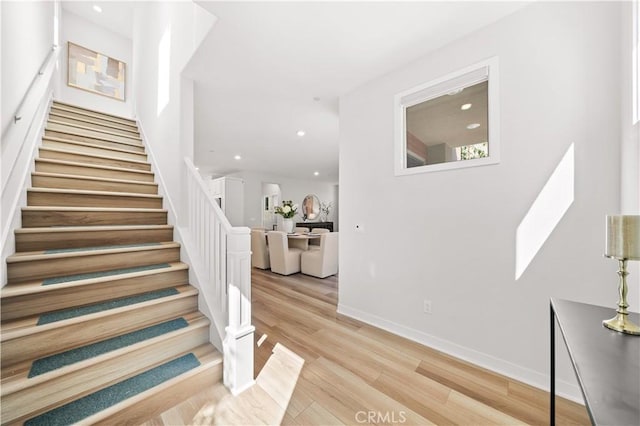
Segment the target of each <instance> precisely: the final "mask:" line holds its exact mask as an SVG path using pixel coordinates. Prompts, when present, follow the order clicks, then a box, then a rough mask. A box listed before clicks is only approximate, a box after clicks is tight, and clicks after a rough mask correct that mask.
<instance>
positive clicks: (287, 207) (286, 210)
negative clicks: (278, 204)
mask: <svg viewBox="0 0 640 426" xmlns="http://www.w3.org/2000/svg"><path fill="white" fill-rule="evenodd" d="M282 211H283V212H285V213H289V212H290V211H291V207H289V206H284V207H283V208H282Z"/></svg>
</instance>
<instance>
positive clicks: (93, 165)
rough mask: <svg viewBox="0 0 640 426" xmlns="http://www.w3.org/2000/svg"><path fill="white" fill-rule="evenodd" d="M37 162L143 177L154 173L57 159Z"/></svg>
mask: <svg viewBox="0 0 640 426" xmlns="http://www.w3.org/2000/svg"><path fill="white" fill-rule="evenodd" d="M36 162H40V163H51V164H60V165H65V166H78V167H87V168H91V169H103V170H113V171H115V172H127V173H139V174H141V175H153V172H151V171H148V170H136V169H125V168H123V167H113V166H103V165H100V164H87V163H79V162H77V161H66V160H56V159H53V158H36ZM74 176H75V175H74ZM136 182H137V181H136Z"/></svg>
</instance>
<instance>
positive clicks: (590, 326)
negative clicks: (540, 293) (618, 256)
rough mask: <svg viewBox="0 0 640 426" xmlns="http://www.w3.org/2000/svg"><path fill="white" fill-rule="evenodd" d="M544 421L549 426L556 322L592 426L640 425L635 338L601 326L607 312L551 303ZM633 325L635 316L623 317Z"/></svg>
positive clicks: (639, 345) (639, 351) (639, 359)
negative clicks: (547, 414)
mask: <svg viewBox="0 0 640 426" xmlns="http://www.w3.org/2000/svg"><path fill="white" fill-rule="evenodd" d="M550 313H551V341H550V343H551V391H550V397H551V400H550V423H549V424H551V425H554V424H555V322H556V321H557V323H558V326H559V328H560V331H561V332H562V337H563V339H564V343H565V345H566V346H567V349H568V350H569V357H570V358H571V364H572V365H573V370H574V371H575V373H576V377H577V379H578V383H579V385H580V390H581V391H582V396H583V397H584V400H585V404H586V406H587V411H588V412H589V417H590V418H591V423H592V424H594V425H616V426H623V425H632V426H638V425H640V337H639V336H631V335H627V334H622V333H618V332H617V331H613V330H609V329H607V328H605V327H603V326H602V320H606V319H609V318H612V317H614V316H615V310H614V309H613V308H605V307H602V306H595V305H587V304H584V303H578V302H571V301H568V300H561V299H553V298H552V299H551V303H550ZM629 319H630V320H632V321H633V322H635V323H636V324H638V323H639V322H640V315H638V314H629Z"/></svg>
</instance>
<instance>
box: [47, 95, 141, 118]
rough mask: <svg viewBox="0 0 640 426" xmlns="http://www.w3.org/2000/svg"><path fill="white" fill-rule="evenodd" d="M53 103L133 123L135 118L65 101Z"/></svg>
mask: <svg viewBox="0 0 640 426" xmlns="http://www.w3.org/2000/svg"><path fill="white" fill-rule="evenodd" d="M53 105H55V106H64V107H67V108H72V109H74V108H75V109H76V110H82V111H86V112H87V113H91V114H99V115H104V116H107V117H112V118H116V119H119V120H125V121H128V122H131V123H135V122H136V120H134V119H133V118H128V117H123V116H120V115H115V114H111V113H108V112H102V111H96V110H92V109H89V108H85V107H81V106H78V105H74V104H70V103H67V102H63V101H59V100H54V101H53Z"/></svg>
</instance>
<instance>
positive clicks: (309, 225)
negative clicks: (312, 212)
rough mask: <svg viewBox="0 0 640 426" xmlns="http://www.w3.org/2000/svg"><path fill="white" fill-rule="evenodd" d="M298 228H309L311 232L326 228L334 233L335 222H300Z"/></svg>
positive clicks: (297, 224)
mask: <svg viewBox="0 0 640 426" xmlns="http://www.w3.org/2000/svg"><path fill="white" fill-rule="evenodd" d="M296 226H298V227H301V228H309V230H311V229H313V228H325V229H328V230H329V232H333V222H298V223H296Z"/></svg>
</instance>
